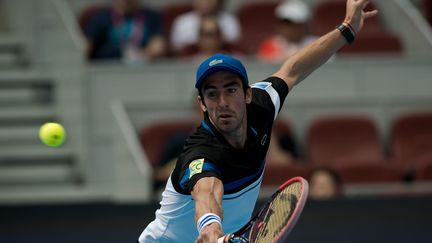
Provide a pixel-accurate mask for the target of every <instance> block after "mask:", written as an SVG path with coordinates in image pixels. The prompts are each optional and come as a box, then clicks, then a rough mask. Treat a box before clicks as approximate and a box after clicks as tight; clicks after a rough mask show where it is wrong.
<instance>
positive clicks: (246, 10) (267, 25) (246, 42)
mask: <svg viewBox="0 0 432 243" xmlns="http://www.w3.org/2000/svg"><path fill="white" fill-rule="evenodd" d="M277 5H278V2H273V1H272V2H251V3H249V2H247V1H245V2H244V4H243V5H241V6H240V7H239V9H238V10H237V12H236V15H237V17H238V19H239V21H240V25H241V28H242V40H241V46H242V49H243V50H244V51H245V52H246V54H255V53H256V52H257V48H258V46H259V43H261V41H262V40H263V39H264V38H266V37H268V36H271V35H272V34H273V33H274V30H275V27H276V24H277V20H276V18H275V17H274V10H275V8H276V6H277Z"/></svg>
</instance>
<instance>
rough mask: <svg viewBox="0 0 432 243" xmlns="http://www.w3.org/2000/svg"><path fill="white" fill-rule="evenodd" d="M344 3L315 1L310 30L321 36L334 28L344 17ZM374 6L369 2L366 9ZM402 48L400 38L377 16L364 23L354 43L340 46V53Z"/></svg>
mask: <svg viewBox="0 0 432 243" xmlns="http://www.w3.org/2000/svg"><path fill="white" fill-rule="evenodd" d="M345 5H346V1H344V0H323V1H319V2H317V4H316V5H315V8H314V19H313V21H312V26H311V29H312V32H313V33H314V34H316V35H319V36H321V35H323V34H325V33H327V32H329V31H330V30H332V29H334V28H335V26H336V25H337V24H339V23H341V22H342V21H343V19H344V16H345V8H346V6H345ZM376 8H377V7H376V6H375V5H374V4H373V3H370V4H369V5H368V7H367V8H366V9H367V10H371V9H376ZM330 13H331V14H330ZM402 49H403V47H402V43H401V41H400V39H399V38H398V37H397V36H396V35H394V34H393V33H390V32H389V31H387V30H386V29H385V28H384V26H383V25H382V23H381V21H380V19H379V17H374V18H371V19H368V20H367V24H365V25H364V27H363V29H362V30H361V32H360V33H359V34H358V36H357V37H356V41H355V45H350V46H346V47H344V48H342V49H341V50H340V53H342V54H353V53H356V54H358V53H367V54H369V53H400V52H401V51H402Z"/></svg>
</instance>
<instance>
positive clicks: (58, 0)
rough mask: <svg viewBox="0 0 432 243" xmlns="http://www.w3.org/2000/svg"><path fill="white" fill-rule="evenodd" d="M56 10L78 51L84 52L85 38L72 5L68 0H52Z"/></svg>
mask: <svg viewBox="0 0 432 243" xmlns="http://www.w3.org/2000/svg"><path fill="white" fill-rule="evenodd" d="M51 3H52V4H53V6H54V8H55V9H56V12H57V13H58V14H59V17H60V19H61V21H62V24H63V26H64V27H65V28H66V31H67V33H68V35H69V37H70V39H71V41H72V43H73V45H74V47H75V48H76V50H77V51H79V52H81V53H84V50H85V39H84V36H83V35H82V34H81V31H80V27H79V26H78V21H77V17H76V16H75V14H74V12H73V11H72V7H71V6H70V4H69V3H68V1H66V0H51Z"/></svg>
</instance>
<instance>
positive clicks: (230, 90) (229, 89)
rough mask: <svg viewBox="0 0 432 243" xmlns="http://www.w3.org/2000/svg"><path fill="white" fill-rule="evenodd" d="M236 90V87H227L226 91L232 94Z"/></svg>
mask: <svg viewBox="0 0 432 243" xmlns="http://www.w3.org/2000/svg"><path fill="white" fill-rule="evenodd" d="M235 92H237V88H228V93H231V94H234V93H235Z"/></svg>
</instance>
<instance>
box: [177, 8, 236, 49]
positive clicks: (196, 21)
mask: <svg viewBox="0 0 432 243" xmlns="http://www.w3.org/2000/svg"><path fill="white" fill-rule="evenodd" d="M193 4H194V8H195V9H194V10H193V11H191V12H188V13H185V14H182V15H180V16H178V17H177V18H176V19H175V20H174V23H173V29H172V30H171V45H172V47H173V49H174V51H175V52H179V51H181V49H182V48H184V47H186V46H188V45H191V44H196V43H198V39H199V29H200V25H201V18H203V17H208V16H213V17H214V18H216V19H217V20H218V22H219V26H220V32H221V36H222V39H223V41H224V42H226V43H235V42H236V41H238V40H239V39H240V34H241V33H240V32H241V31H240V24H239V22H238V20H237V19H236V17H235V16H233V15H231V14H229V13H227V12H225V11H223V9H222V8H223V4H224V0H193Z"/></svg>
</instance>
